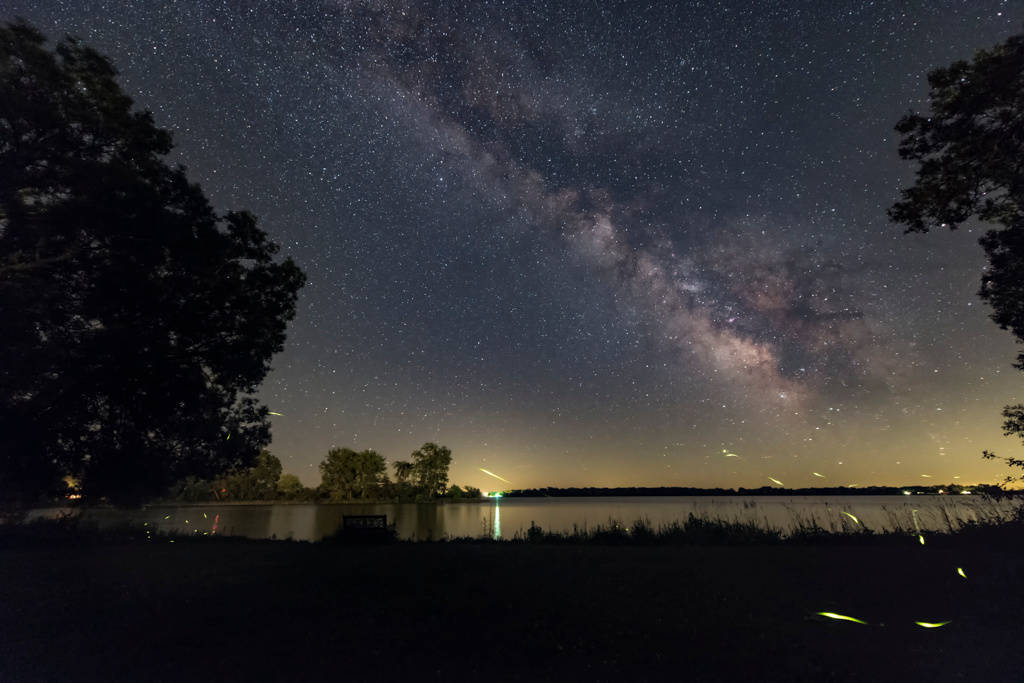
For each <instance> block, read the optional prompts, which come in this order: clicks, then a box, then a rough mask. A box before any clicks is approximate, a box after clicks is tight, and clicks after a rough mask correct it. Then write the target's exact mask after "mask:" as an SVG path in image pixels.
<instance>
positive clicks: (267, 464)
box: [169, 443, 483, 503]
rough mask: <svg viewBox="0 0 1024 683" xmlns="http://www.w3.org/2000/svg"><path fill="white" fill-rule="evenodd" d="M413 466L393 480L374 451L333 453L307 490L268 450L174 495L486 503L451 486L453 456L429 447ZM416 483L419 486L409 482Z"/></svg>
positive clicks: (399, 466)
mask: <svg viewBox="0 0 1024 683" xmlns="http://www.w3.org/2000/svg"><path fill="white" fill-rule="evenodd" d="M412 460H413V462H408V461H396V462H394V463H392V467H393V468H394V470H395V480H396V481H394V482H392V481H391V480H390V479H389V478H388V476H387V462H386V461H385V459H384V456H382V455H380V454H379V453H377V452H376V451H373V450H363V451H355V450H353V449H351V448H332V449H330V450H329V451H328V452H327V456H326V457H325V458H324V460H323V461H322V462H321V463H320V466H319V470H320V474H321V483H320V485H319V486H317V487H316V488H310V487H307V486H304V485H303V484H302V482H301V480H300V479H299V478H298V477H297V476H296V475H294V474H290V473H286V472H282V467H281V461H280V460H279V459H278V458H277V457H276V456H274V455H273V454H271V453H270V451H268V450H266V449H264V450H263V451H261V452H260V454H259V456H258V457H257V460H256V463H255V464H254V465H253V466H252V467H248V468H241V469H236V470H232V471H231V472H229V473H228V474H226V475H224V476H221V477H218V478H214V479H209V480H204V479H200V478H198V477H188V478H186V479H183V480H182V481H180V482H179V483H178V484H177V486H175V487H174V488H173V489H172V490H171V492H170V495H169V497H170V499H171V500H179V501H182V502H210V501H223V502H242V501H274V500H281V501H302V502H324V503H380V502H430V501H439V500H444V501H458V500H476V499H482V498H483V494H482V493H481V491H480V489H478V488H476V487H475V486H455V485H453V486H450V487H449V486H447V481H448V468H449V466H450V465H451V461H452V456H451V450H450V449H448V448H447V447H445V446H439V445H437V444H434V443H426V444H424V445H423V446H421V447H420V448H419V449H417V450H416V451H414V452H413V454H412ZM412 478H415V481H412V480H411V479H412Z"/></svg>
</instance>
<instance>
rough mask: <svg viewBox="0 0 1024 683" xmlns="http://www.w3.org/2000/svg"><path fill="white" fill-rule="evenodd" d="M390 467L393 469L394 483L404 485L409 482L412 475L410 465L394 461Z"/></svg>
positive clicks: (402, 461) (406, 462) (401, 461)
mask: <svg viewBox="0 0 1024 683" xmlns="http://www.w3.org/2000/svg"><path fill="white" fill-rule="evenodd" d="M391 466H392V467H393V468H394V469H395V481H396V482H397V483H399V484H404V483H406V482H407V481H409V476H410V475H411V474H412V463H411V462H408V461H405V460H396V461H395V462H393V463H391Z"/></svg>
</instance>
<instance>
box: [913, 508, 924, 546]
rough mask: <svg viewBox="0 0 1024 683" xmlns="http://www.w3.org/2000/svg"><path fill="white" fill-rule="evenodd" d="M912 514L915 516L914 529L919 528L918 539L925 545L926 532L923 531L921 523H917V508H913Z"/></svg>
mask: <svg viewBox="0 0 1024 683" xmlns="http://www.w3.org/2000/svg"><path fill="white" fill-rule="evenodd" d="M910 514H911V516H912V517H913V518H914V529H916V530H917V540H918V541H920V542H921V545H924V534H922V533H921V525H920V524H918V523H917V510H916V509H915V510H911V512H910Z"/></svg>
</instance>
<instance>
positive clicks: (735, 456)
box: [725, 453, 740, 458]
mask: <svg viewBox="0 0 1024 683" xmlns="http://www.w3.org/2000/svg"><path fill="white" fill-rule="evenodd" d="M725 457H727V458H738V457H740V456H738V455H737V454H735V453H726V454H725Z"/></svg>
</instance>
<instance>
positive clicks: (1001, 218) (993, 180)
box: [889, 35, 1024, 481]
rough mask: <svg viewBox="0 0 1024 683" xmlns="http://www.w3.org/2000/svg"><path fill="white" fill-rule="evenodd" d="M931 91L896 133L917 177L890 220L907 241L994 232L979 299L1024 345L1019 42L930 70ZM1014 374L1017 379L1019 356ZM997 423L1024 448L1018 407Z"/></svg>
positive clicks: (1023, 62) (1023, 412)
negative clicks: (976, 228)
mask: <svg viewBox="0 0 1024 683" xmlns="http://www.w3.org/2000/svg"><path fill="white" fill-rule="evenodd" d="M928 83H929V85H930V86H931V90H930V92H929V100H930V104H931V112H930V113H928V114H918V113H915V112H911V113H909V114H907V115H906V116H904V117H903V118H902V119H901V120H900V121H899V123H898V124H897V125H896V130H897V131H898V132H899V133H900V134H901V135H902V139H901V140H900V147H899V153H900V156H901V157H902V158H903V159H908V160H911V161H916V162H918V167H917V178H916V181H915V183H914V185H913V186H912V187H909V188H907V189H904V190H903V191H902V197H901V199H900V201H898V202H896V203H895V204H894V205H893V206H892V208H890V209H889V217H890V219H892V220H893V221H894V222H896V223H901V224H903V225H904V226H906V232H928V231H929V229H931V228H936V227H938V228H949V229H951V230H955V229H957V228H958V227H959V226H960V225H962V224H963V223H965V222H967V221H968V220H971V219H979V220H981V221H983V222H986V223H989V224H994V225H996V226H998V227H995V228H992V229H990V230H988V231H987V232H986V233H985V235H984V236H983V237H982V238H981V239H980V240H979V242H980V243H981V246H982V247H983V248H984V250H985V254H986V256H987V257H988V262H989V263H988V267H987V269H986V271H985V273H984V274H983V275H982V278H981V290H980V291H979V295H980V296H981V298H982V299H983V300H984V301H986V302H987V303H988V304H989V305H990V306H991V307H992V314H991V317H992V320H993V321H995V323H996V324H997V325H999V327H1001V328H1002V329H1004V330H1009V331H1010V332H1012V333H1013V335H1014V337H1016V339H1017V342H1018V343H1024V35H1016V36H1011V37H1010V38H1008V39H1007V40H1006V41H1005V42H1004V43H1001V44H999V45H996V46H995V47H993V48H992V49H990V50H981V51H979V52H978V53H977V55H975V57H974V60H973V61H971V62H966V61H958V62H954V63H953V64H951V65H950V66H949V67H947V68H941V69H936V70H934V71H932V72H931V73H929V74H928ZM1014 367H1016V368H1017V369H1018V370H1024V352H1021V353H1019V354H1018V355H1017V360H1016V362H1015V363H1014ZM1003 417H1004V418H1005V421H1004V422H1003V431H1004V433H1005V435H1007V436H1011V435H1016V436H1018V437H1021V438H1022V439H1024V405H1022V404H1017V405H1011V406H1006V408H1004V409H1003ZM983 457H985V458H995V457H998V456H996V455H995V454H993V453H992V452H990V451H985V452H984V453H983ZM1002 459H1003V460H1006V461H1007V463H1008V464H1009V465H1011V466H1013V467H1024V460H1021V459H1019V458H1012V457H1010V458H1002ZM1013 479H1014V478H1013V477H1007V481H1013ZM1022 479H1024V477H1022Z"/></svg>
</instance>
